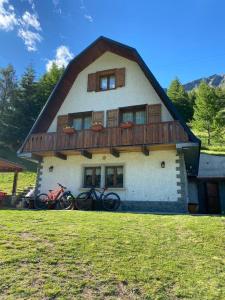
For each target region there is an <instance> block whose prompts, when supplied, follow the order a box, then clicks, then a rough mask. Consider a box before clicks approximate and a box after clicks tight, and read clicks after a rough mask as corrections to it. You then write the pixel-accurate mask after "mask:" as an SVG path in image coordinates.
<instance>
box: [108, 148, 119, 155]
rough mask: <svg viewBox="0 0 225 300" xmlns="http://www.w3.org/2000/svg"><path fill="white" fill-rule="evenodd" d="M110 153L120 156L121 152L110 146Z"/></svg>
mask: <svg viewBox="0 0 225 300" xmlns="http://www.w3.org/2000/svg"><path fill="white" fill-rule="evenodd" d="M110 154H112V155H113V156H115V157H120V152H119V151H118V150H116V149H115V148H110Z"/></svg>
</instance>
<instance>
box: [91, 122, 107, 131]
mask: <svg viewBox="0 0 225 300" xmlns="http://www.w3.org/2000/svg"><path fill="white" fill-rule="evenodd" d="M91 129H92V131H95V132H99V131H102V130H103V129H104V126H103V125H102V122H94V123H93V124H92V126H91Z"/></svg>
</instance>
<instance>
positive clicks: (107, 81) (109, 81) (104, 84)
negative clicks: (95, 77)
mask: <svg viewBox="0 0 225 300" xmlns="http://www.w3.org/2000/svg"><path fill="white" fill-rule="evenodd" d="M115 88H116V77H115V75H107V76H101V77H100V90H101V91H106V90H112V89H115Z"/></svg>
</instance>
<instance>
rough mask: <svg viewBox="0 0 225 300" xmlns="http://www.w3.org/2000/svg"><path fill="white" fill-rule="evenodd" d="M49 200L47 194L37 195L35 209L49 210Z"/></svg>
mask: <svg viewBox="0 0 225 300" xmlns="http://www.w3.org/2000/svg"><path fill="white" fill-rule="evenodd" d="M49 201H50V200H49V198H48V195H47V194H40V195H37V197H36V199H35V208H37V209H47V208H48V206H49Z"/></svg>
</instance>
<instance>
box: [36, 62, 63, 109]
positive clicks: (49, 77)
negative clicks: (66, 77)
mask: <svg viewBox="0 0 225 300" xmlns="http://www.w3.org/2000/svg"><path fill="white" fill-rule="evenodd" d="M63 72H64V68H60V67H58V66H57V65H56V64H55V63H53V64H52V66H51V69H50V70H49V71H48V72H47V73H45V74H44V75H43V76H42V77H41V78H40V80H39V82H38V92H37V93H38V95H37V97H38V107H37V109H38V110H39V111H40V110H41V109H42V107H43V106H44V104H45V103H46V101H47V100H48V97H49V96H50V94H51V93H52V91H53V89H54V87H55V86H56V84H57V82H58V81H59V79H60V77H61V76H62V74H63Z"/></svg>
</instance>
